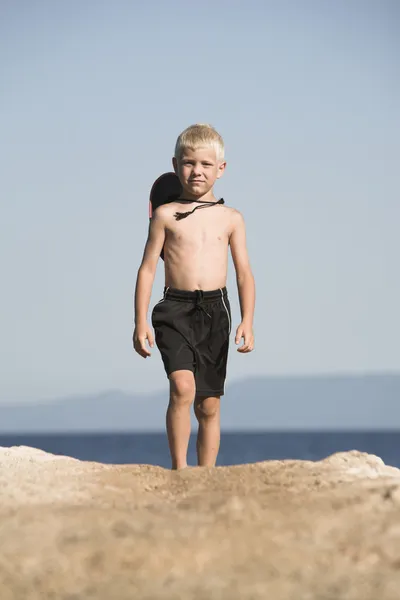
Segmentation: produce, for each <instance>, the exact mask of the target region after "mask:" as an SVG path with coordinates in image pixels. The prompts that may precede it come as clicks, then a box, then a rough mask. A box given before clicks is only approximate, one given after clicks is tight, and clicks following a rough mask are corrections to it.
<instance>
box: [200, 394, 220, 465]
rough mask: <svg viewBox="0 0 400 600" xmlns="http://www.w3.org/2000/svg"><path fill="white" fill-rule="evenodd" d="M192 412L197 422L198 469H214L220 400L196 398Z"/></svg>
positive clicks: (218, 439) (210, 397)
mask: <svg viewBox="0 0 400 600" xmlns="http://www.w3.org/2000/svg"><path fill="white" fill-rule="evenodd" d="M194 412H195V415H196V417H197V420H198V422H199V430H198V434H197V461H198V465H199V467H214V466H215V463H216V460H217V455H218V451H219V444H220V398H219V397H218V396H208V397H204V396H196V398H195V403H194Z"/></svg>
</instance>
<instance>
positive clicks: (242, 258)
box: [229, 212, 255, 352]
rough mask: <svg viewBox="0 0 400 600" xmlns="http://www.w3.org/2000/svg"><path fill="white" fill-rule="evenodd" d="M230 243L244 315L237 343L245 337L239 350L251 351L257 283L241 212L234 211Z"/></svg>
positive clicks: (241, 308) (252, 346)
mask: <svg viewBox="0 0 400 600" xmlns="http://www.w3.org/2000/svg"><path fill="white" fill-rule="evenodd" d="M229 243H230V247H231V253H232V259H233V264H234V265H235V271H236V282H237V286H238V292H239V302H240V311H241V315H242V322H241V323H240V325H239V327H238V328H237V331H236V339H235V341H236V344H239V342H240V340H241V338H244V344H243V346H242V347H240V348H238V352H251V351H252V350H253V348H254V334H253V318H254V307H255V283H254V277H253V273H252V271H251V267H250V262H249V256H248V253H247V247H246V227H245V223H244V219H243V217H242V215H241V214H240V212H235V213H234V216H233V227H232V232H231V235H230V240H229Z"/></svg>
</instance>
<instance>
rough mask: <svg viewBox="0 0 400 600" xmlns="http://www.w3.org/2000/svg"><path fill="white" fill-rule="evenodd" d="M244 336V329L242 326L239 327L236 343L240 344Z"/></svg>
mask: <svg viewBox="0 0 400 600" xmlns="http://www.w3.org/2000/svg"><path fill="white" fill-rule="evenodd" d="M242 337H243V330H242V328H241V327H240V328H238V329H237V331H236V337H235V344H239V342H240V340H241V339H242Z"/></svg>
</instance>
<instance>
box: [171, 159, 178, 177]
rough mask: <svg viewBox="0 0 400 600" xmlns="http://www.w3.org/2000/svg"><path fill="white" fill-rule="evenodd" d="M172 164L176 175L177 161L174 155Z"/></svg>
mask: <svg viewBox="0 0 400 600" xmlns="http://www.w3.org/2000/svg"><path fill="white" fill-rule="evenodd" d="M172 166H173V167H174V171H175V174H176V175H178V162H177V160H176V158H175V156H174V158H173V159H172Z"/></svg>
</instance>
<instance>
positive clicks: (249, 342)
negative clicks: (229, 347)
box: [235, 321, 254, 354]
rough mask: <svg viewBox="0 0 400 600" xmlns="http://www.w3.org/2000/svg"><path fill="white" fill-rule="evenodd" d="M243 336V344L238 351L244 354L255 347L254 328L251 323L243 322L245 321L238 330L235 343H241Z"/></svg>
mask: <svg viewBox="0 0 400 600" xmlns="http://www.w3.org/2000/svg"><path fill="white" fill-rule="evenodd" d="M242 338H244V343H243V346H240V348H238V349H237V351H238V352H242V353H243V354H245V353H247V352H251V351H252V350H253V349H254V333H253V328H252V327H251V325H247V324H246V323H243V321H242V322H241V323H240V325H239V327H238V328H237V330H236V337H235V344H239V343H240V340H241V339H242Z"/></svg>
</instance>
